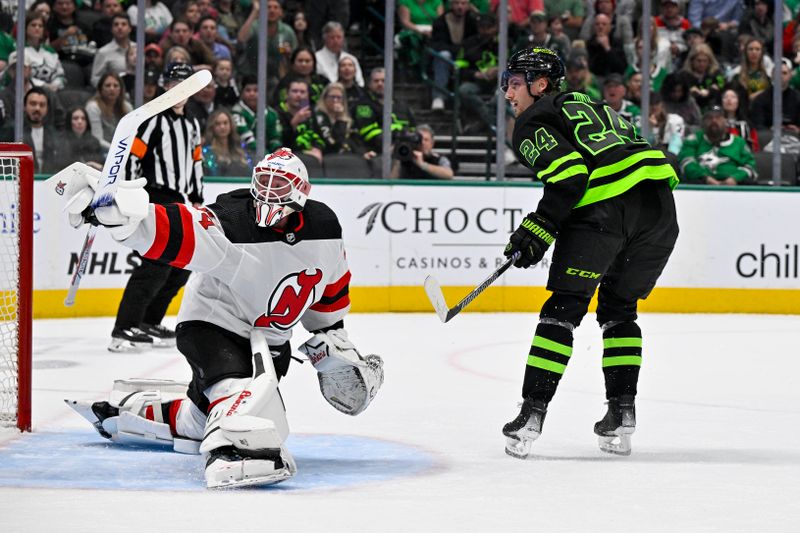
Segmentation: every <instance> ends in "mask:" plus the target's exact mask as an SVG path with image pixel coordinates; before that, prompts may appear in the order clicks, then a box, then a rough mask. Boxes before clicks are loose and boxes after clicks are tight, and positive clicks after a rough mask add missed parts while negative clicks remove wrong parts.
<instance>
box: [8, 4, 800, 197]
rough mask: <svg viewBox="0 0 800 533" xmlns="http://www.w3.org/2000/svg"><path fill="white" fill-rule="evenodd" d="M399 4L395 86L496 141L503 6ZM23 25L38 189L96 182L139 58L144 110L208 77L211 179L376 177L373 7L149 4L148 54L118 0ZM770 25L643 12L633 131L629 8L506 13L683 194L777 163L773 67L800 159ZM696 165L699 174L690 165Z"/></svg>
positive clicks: (742, 17) (761, 19)
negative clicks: (50, 180) (253, 174)
mask: <svg viewBox="0 0 800 533" xmlns="http://www.w3.org/2000/svg"><path fill="white" fill-rule="evenodd" d="M396 3H397V27H396V32H395V35H396V38H395V53H396V56H395V57H396V59H397V69H398V70H397V72H401V73H402V76H404V77H405V78H406V79H408V78H409V77H410V78H414V77H416V78H418V79H419V80H422V79H423V78H426V79H430V80H431V81H433V88H432V89H431V93H430V98H429V99H428V100H427V101H428V102H429V104H428V105H429V107H430V108H431V109H432V110H434V111H439V110H443V109H448V108H452V107H453V103H454V102H453V99H454V95H455V97H457V98H459V99H460V109H461V117H460V119H461V120H460V126H461V133H465V134H474V133H481V134H482V133H485V134H491V132H492V129H493V128H492V126H493V124H494V122H495V116H496V114H495V111H494V109H493V108H495V107H496V106H497V105H504V100H503V99H502V98H498V94H499V93H498V91H497V78H498V73H499V71H500V70H501V67H502V66H501V65H498V39H497V37H498V17H497V13H496V9H497V5H498V4H499V2H498V1H497V0H472V1H469V0H397V2H396ZM16 6H17V3H16V2H5V1H3V2H2V13H0V72H2V75H0V140H13V136H14V123H13V122H14V107H15V105H16V102H15V76H16V68H15V65H16V57H17V53H16V51H15V48H16V23H15V18H16ZM27 7H28V11H27V12H26V14H25V43H26V46H25V53H24V57H25V67H24V75H25V80H24V90H25V95H24V113H23V114H24V117H25V123H24V128H23V130H24V141H26V142H28V143H30V144H31V145H32V146H33V147H34V148H35V155H36V171H37V172H40V173H49V172H53V171H56V170H58V169H59V168H60V167H61V166H62V165H63V164H64V163H65V162H70V161H76V160H80V161H85V162H87V163H89V164H93V165H101V164H102V161H103V159H104V152H105V151H106V150H107V149H108V146H109V142H110V140H111V137H112V135H113V132H114V129H115V127H116V125H117V123H118V122H119V120H120V119H121V118H122V117H123V116H124V115H125V114H126V113H128V112H130V110H131V108H132V105H131V104H132V101H133V91H134V86H135V60H136V54H137V51H138V52H139V53H143V54H144V57H145V73H144V87H145V90H144V98H145V101H147V100H149V99H152V98H154V97H155V96H157V95H158V94H159V93H160V92H161V91H163V89H162V88H161V86H160V77H161V72H162V69H163V68H164V66H165V65H167V64H170V63H173V62H185V63H190V64H192V66H193V67H194V68H195V70H197V69H209V70H211V72H212V73H213V81H212V82H211V84H210V85H209V86H208V87H207V88H205V89H204V90H202V91H200V92H199V93H197V94H196V95H195V96H193V97H192V99H191V100H190V102H189V104H188V105H187V113H188V114H189V115H190V116H192V117H193V118H196V119H197V120H198V121H199V123H200V125H201V128H202V129H203V131H204V132H205V137H204V142H205V145H204V147H203V162H204V166H205V171H206V175H238V176H246V175H248V174H249V169H250V167H251V165H252V162H253V161H256V160H258V159H260V158H261V157H262V156H263V153H261V152H263V151H264V150H272V149H275V148H277V147H279V146H288V147H291V148H292V149H293V150H294V151H295V152H297V153H299V154H301V155H302V157H303V159H304V161H306V163H307V164H308V165H309V169H310V172H311V173H312V174H315V172H317V173H319V172H321V171H322V170H323V169H324V168H325V167H326V165H327V164H330V165H331V167H333V166H335V165H334V163H333V162H334V160H336V159H340V160H343V161H345V162H347V161H349V162H351V163H352V164H353V165H354V167H353V168H356V167H358V168H362V167H363V166H364V165H366V167H364V168H371V169H372V175H378V174H379V169H380V167H381V149H382V139H383V134H384V132H383V131H382V126H383V122H382V113H383V111H382V105H383V95H384V91H383V85H384V79H385V73H384V71H383V70H382V68H380V66H378V67H377V68H371V69H362V63H363V62H364V61H365V59H366V57H364V56H363V55H362V54H363V52H362V53H351V52H348V42H349V41H350V42H352V39H349V38H353V37H359V36H365V35H370V32H373V33H372V35H375V34H380V33H382V31H383V29H382V28H380V27H377V28H375V27H366V26H367V24H368V23H367V20H368V19H367V18H365V17H364V16H363V13H364V12H365V10H366V8H368V7H372V8H374V9H375V10H377V11H378V12H381V11H382V10H383V9H384V3H383V2H381V1H380V0H350V1H349V2H348V1H346V0H345V1H334V0H330V1H323V0H315V1H310V0H309V1H302V0H147V1H146V2H145V9H146V13H145V25H146V27H145V30H144V34H145V42H144V43H134V42H133V41H134V39H135V35H136V33H135V31H136V28H135V27H134V24H135V23H136V20H137V19H136V17H137V6H136V3H135V2H133V1H131V0H94V1H92V0H33V1H31V0H28V2H27ZM262 8H264V9H266V10H267V15H266V18H267V28H266V35H267V43H268V46H267V48H268V72H269V79H268V94H267V103H268V106H267V109H266V117H265V120H266V137H267V139H266V146H265V147H263V148H262V149H259V148H258V147H257V146H256V122H257V120H256V109H257V102H258V98H259V93H258V86H257V83H256V78H255V75H256V73H257V61H256V57H257V54H258V51H257V47H258V38H259V31H260V29H259V27H258V26H259V11H260V9H262ZM773 8H774V3H773V2H771V1H767V0H689V1H688V2H686V1H685V0H656V1H653V2H652V13H653V18H652V20H651V21H649V23H650V25H651V29H652V36H653V41H652V43H651V61H650V72H649V76H648V79H649V82H650V90H651V91H652V93H651V95H650V113H649V117H646V118H644V119H643V118H642V117H641V98H642V95H641V92H642V76H643V73H642V71H641V64H642V61H641V56H642V50H643V42H642V38H641V37H642V36H641V34H642V28H643V25H644V24H645V23H648V21H645V20H643V18H642V2H637V1H634V0H509V1H508V9H509V13H508V15H509V16H508V20H509V39H508V43H509V50H508V52H509V53H513V52H514V51H516V50H518V49H520V48H523V47H529V46H545V47H549V48H552V49H553V50H555V51H556V52H557V53H558V54H559V55H560V56H561V57H562V59H563V60H564V63H565V65H566V79H565V86H566V87H567V88H568V89H569V90H573V91H581V92H584V93H586V94H587V95H589V96H590V97H592V98H594V99H598V100H605V101H606V102H607V103H608V105H609V106H610V107H612V108H613V109H614V110H616V111H617V112H618V113H619V114H620V115H621V116H623V117H624V118H626V119H628V120H630V121H631V122H632V123H633V124H634V125H635V126H637V128H641V125H642V122H643V120H647V123H648V124H649V126H650V128H649V130H650V137H649V139H648V140H649V141H650V142H651V143H652V144H653V145H654V146H657V147H659V148H661V149H663V150H664V151H665V153H667V154H669V157H671V158H672V159H673V162H674V164H675V166H676V167H677V168H679V169H681V172H682V176H683V178H684V179H685V180H686V181H687V182H692V181H694V182H698V183H709V184H716V183H725V184H730V183H731V182H732V179H725V180H718V179H716V178H713V177H712V176H715V175H718V174H719V171H720V169H726V168H727V165H729V164H733V163H735V164H736V166H737V168H739V169H742V168H745V169H748V170H747V171H746V172H743V173H739V174H737V177H736V178H735V179H733V181H735V182H736V183H739V184H742V183H751V182H755V180H756V179H757V172H756V166H757V165H756V163H755V159H757V158H758V157H765V154H764V153H763V152H764V151H765V150H772V149H773V144H774V143H771V142H770V141H771V136H772V135H771V127H772V120H773V117H772V98H773V92H772V85H773V80H772V74H773V65H775V63H778V64H779V65H780V67H781V80H780V81H779V83H780V84H781V91H782V101H783V117H782V119H781V122H782V125H783V132H784V133H785V135H784V136H783V137H785V141H784V143H785V145H786V146H784V147H783V149H784V151H789V152H790V153H792V151H793V150H794V149H796V148H797V147H798V146H800V140H798V138H797V137H798V135H800V92H798V89H800V31H798V25H800V2H785V3H783V10H784V12H783V14H782V18H783V21H784V22H783V26H784V27H783V33H782V35H783V39H782V43H781V45H782V52H783V53H782V56H781V57H772V50H773V33H774V26H773V21H774V14H773ZM369 24H370V26H379V25H380V22H378V21H377V19H372V22H370V23H369ZM362 50H363V47H362ZM372 55H375V53H374V52H373V53H372ZM372 64H373V65H374V64H376V63H375V62H374V61H373V62H372ZM455 69H457V70H458V76H454V75H453V74H454V71H455ZM424 73H427V76H424ZM455 80H459V81H458V83H456V82H455ZM509 121H510V122H509V125H511V119H509ZM720 124H723V125H724V128H723V130H724V131H722V133H719V132H718V131H717V130H718V128H719V126H720ZM412 132H416V136H414V135H411V134H412ZM391 134H392V138H393V139H398V138H403V139H413V138H416V139H417V140H418V141H419V142H418V143H417V145H416V146H414V147H413V148H414V149H413V150H412V151H411V155H410V156H408V158H407V159H406V160H404V161H401V162H400V163H399V164H395V165H394V166H393V174H394V175H395V176H401V177H408V176H414V177H421V178H431V179H436V178H439V179H447V178H451V177H452V176H453V174H454V173H453V169H454V168H457V162H455V161H450V160H448V158H445V157H443V156H441V155H439V154H437V153H436V152H435V151H434V150H433V145H432V143H433V139H434V138H435V134H434V132H433V130H432V129H431V128H430V127H429V126H425V125H418V124H416V121H415V118H414V109H411V108H409V107H408V106H407V105H406V104H405V102H403V101H400V100H398V99H395V102H394V103H393V113H392V124H391ZM737 137H740V138H741V140H742V142H738V141H736V140H734V138H737ZM62 139H63V140H64V142H61V140H62ZM733 145H736V146H735V148H736V150H735V151H736V152H737V157H739V155H740V154H739V149H740V148H741V152H742V153H749V154H750V156H751V157H750V158H744V159H743V160H739V159H734V158H733V157H732V156H731V153H732V152H733V151H734V150H732V149H731V146H733ZM704 150H705V151H706V152H707V153H710V154H711V156H707V155H708V154H707V153H706V152H704V153H699V152H700V151H704ZM759 154H761V155H759ZM394 155H395V156H396V154H394ZM395 159H397V158H396V157H395ZM434 162H436V163H438V162H442V164H441V165H438V164H436V165H434ZM337 164H338V163H337ZM359 165H362V166H359ZM339 166H341V165H340V164H339ZM433 166H436V167H437V168H436V169H435V171H433V172H425V171H424V170H425V169H431V168H433ZM439 167H441V169H440V168H439ZM442 169H445V170H442ZM699 169H702V170H699ZM726 175H727V176H728V177H730V176H731V175H732V174H726Z"/></svg>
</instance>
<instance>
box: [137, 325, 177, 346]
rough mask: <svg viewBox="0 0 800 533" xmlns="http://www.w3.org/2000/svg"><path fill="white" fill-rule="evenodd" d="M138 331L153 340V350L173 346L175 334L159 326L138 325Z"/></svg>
mask: <svg viewBox="0 0 800 533" xmlns="http://www.w3.org/2000/svg"><path fill="white" fill-rule="evenodd" d="M139 329H140V330H142V331H143V332H144V333H146V334H148V335H150V336H151V337H152V338H153V347H154V348H172V347H173V346H175V332H174V331H172V330H171V329H169V328H168V327H165V326H162V325H161V324H156V325H153V324H139Z"/></svg>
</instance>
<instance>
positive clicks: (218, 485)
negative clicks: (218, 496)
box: [206, 472, 292, 490]
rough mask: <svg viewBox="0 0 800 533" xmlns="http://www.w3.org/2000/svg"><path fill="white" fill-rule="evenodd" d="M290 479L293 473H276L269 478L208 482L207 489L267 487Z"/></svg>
mask: <svg viewBox="0 0 800 533" xmlns="http://www.w3.org/2000/svg"><path fill="white" fill-rule="evenodd" d="M290 477H292V474H291V472H282V473H280V474H277V473H276V474H272V475H269V476H261V477H251V478H245V479H227V480H216V481H207V482H206V488H209V489H213V490H227V489H238V488H244V487H266V486H269V485H275V484H277V483H280V482H281V481H286V480H287V479H289V478H290Z"/></svg>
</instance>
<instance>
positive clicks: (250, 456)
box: [205, 446, 297, 489]
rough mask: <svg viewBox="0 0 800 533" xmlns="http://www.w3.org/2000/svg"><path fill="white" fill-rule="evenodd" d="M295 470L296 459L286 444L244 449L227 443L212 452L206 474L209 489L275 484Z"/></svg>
mask: <svg viewBox="0 0 800 533" xmlns="http://www.w3.org/2000/svg"><path fill="white" fill-rule="evenodd" d="M296 472H297V466H296V465H295V462H294V459H293V458H292V456H291V455H290V454H289V452H288V451H287V450H286V449H285V448H283V447H281V448H279V449H278V448H272V449H265V450H241V449H238V448H235V447H233V446H224V447H222V448H217V449H215V450H211V452H209V456H208V461H207V462H206V471H205V477H206V486H207V487H208V488H209V489H229V488H230V489H232V488H238V487H247V486H250V487H258V486H266V485H274V484H276V483H280V482H281V481H285V480H287V479H289V478H290V477H292V476H294V475H295V473H296Z"/></svg>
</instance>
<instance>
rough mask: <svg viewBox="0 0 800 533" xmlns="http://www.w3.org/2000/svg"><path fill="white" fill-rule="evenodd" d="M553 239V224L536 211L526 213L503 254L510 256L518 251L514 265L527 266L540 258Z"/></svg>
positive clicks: (554, 232) (554, 235)
mask: <svg viewBox="0 0 800 533" xmlns="http://www.w3.org/2000/svg"><path fill="white" fill-rule="evenodd" d="M555 240H556V229H555V227H554V226H553V224H551V223H550V221H548V220H547V219H545V218H544V217H542V216H540V215H537V214H536V213H528V216H526V217H525V218H524V219H522V223H521V224H520V225H519V227H518V228H517V229H516V231H514V233H512V234H511V237H510V238H509V240H508V244H507V245H506V249H505V250H504V251H503V255H505V256H506V257H511V256H512V255H514V254H515V253H516V252H520V256H519V259H517V260H516V261H515V262H514V266H515V267H517V268H528V267H530V266H533V265H535V264H536V263H538V262H539V261H541V260H542V258H543V257H544V254H545V253H546V252H547V249H548V248H550V245H551V244H553V242H554V241H555Z"/></svg>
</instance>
